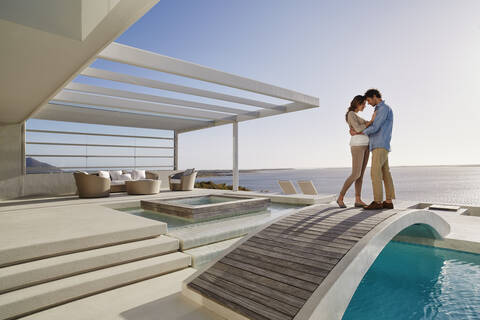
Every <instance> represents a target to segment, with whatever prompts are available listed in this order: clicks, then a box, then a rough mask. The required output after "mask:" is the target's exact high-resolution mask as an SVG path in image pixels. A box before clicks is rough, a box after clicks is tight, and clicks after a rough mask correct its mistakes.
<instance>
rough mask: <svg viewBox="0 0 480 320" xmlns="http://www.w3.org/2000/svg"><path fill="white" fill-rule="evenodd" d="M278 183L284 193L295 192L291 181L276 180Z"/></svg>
mask: <svg viewBox="0 0 480 320" xmlns="http://www.w3.org/2000/svg"><path fill="white" fill-rule="evenodd" d="M278 184H279V185H280V188H282V191H283V193H284V194H297V190H296V189H295V186H294V185H293V183H292V182H291V181H288V180H278Z"/></svg>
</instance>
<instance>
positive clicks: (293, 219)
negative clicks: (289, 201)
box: [281, 215, 378, 229]
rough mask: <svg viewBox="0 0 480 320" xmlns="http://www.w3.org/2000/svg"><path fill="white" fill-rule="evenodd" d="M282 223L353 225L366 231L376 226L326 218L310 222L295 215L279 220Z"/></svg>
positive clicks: (365, 222)
mask: <svg viewBox="0 0 480 320" xmlns="http://www.w3.org/2000/svg"><path fill="white" fill-rule="evenodd" d="M281 221H282V222H289V223H292V224H299V225H301V224H312V223H314V224H321V225H326V226H331V225H337V224H338V223H343V224H345V225H352V226H353V225H354V226H358V227H361V228H366V229H371V228H372V227H373V226H375V225H377V224H378V222H373V221H372V222H370V221H365V220H364V221H345V220H340V219H337V220H335V219H332V218H327V219H325V220H322V221H320V222H310V221H309V220H305V219H300V218H297V217H295V215H292V216H289V217H287V218H285V219H282V220H281Z"/></svg>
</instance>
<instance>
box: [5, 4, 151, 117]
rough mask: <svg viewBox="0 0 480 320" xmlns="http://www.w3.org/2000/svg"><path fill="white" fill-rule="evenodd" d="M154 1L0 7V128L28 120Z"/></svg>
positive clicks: (8, 5) (11, 5)
mask: <svg viewBox="0 0 480 320" xmlns="http://www.w3.org/2000/svg"><path fill="white" fill-rule="evenodd" d="M158 1H159V0H135V1H133V0H95V1H91V0H89V1H85V0H2V1H0V47H1V57H0V70H1V72H0V115H1V116H0V123H4V124H9V123H21V122H23V121H25V120H26V119H28V118H29V117H30V116H31V115H32V114H33V113H34V112H35V111H36V110H37V109H38V108H39V107H40V106H42V105H44V104H45V103H48V101H50V100H51V98H52V97H53V96H55V95H56V94H57V93H58V92H59V91H60V90H61V89H62V88H63V87H64V86H65V85H66V84H67V83H69V82H70V81H71V80H72V79H73V78H75V77H76V75H77V74H78V73H79V72H80V71H81V70H83V69H84V67H85V66H88V65H89V64H90V63H91V62H92V61H93V59H95V56H96V54H97V53H98V52H99V51H101V50H102V49H103V48H105V47H106V46H107V45H108V44H110V43H111V42H112V41H113V40H115V39H116V38H117V37H118V36H119V35H120V34H121V33H123V32H124V31H125V30H126V29H127V28H128V27H129V26H130V25H132V24H133V23H134V22H135V21H137V20H138V19H139V18H141V17H142V16H143V15H144V14H145V13H146V12H147V11H148V10H149V9H150V8H151V7H153V6H154V5H155V4H156V3H157V2H158Z"/></svg>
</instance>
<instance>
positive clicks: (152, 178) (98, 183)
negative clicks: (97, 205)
mask: <svg viewBox="0 0 480 320" xmlns="http://www.w3.org/2000/svg"><path fill="white" fill-rule="evenodd" d="M73 176H74V178H75V183H76V185H77V189H78V196H79V197H80V198H101V197H108V196H110V193H115V192H127V191H129V193H130V194H154V193H158V192H159V189H160V180H159V175H158V174H156V173H155V172H151V171H145V170H132V171H130V172H129V171H126V170H114V171H99V172H98V173H92V174H88V173H87V172H83V171H77V172H75V173H74V174H73ZM127 181H132V182H133V181H134V182H139V181H145V182H143V183H133V184H131V186H130V187H129V188H128V190H127Z"/></svg>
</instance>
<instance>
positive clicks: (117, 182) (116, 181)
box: [110, 180, 125, 186]
mask: <svg viewBox="0 0 480 320" xmlns="http://www.w3.org/2000/svg"><path fill="white" fill-rule="evenodd" d="M110 184H111V185H112V186H118V185H122V184H125V181H122V180H112V181H111V182H110Z"/></svg>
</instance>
